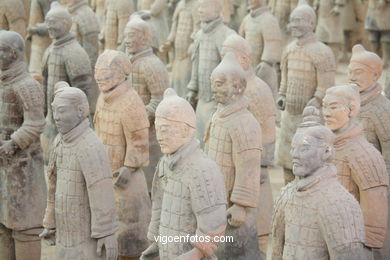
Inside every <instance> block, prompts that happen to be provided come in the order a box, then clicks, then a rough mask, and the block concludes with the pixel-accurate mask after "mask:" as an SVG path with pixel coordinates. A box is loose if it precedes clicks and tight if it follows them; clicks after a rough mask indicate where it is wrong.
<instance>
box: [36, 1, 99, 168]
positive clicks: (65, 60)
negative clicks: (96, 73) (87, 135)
mask: <svg viewBox="0 0 390 260" xmlns="http://www.w3.org/2000/svg"><path fill="white" fill-rule="evenodd" d="M45 23H46V26H47V28H48V31H49V36H50V38H51V39H52V40H53V42H52V44H51V45H50V46H49V48H48V49H47V50H46V52H45V54H44V57H43V61H42V63H43V69H42V75H43V77H44V81H43V88H44V93H45V95H46V102H45V105H46V109H45V110H46V111H45V114H46V121H47V125H46V128H45V130H44V133H43V136H42V140H41V142H42V147H43V150H44V156H45V160H46V161H47V159H48V153H49V147H50V145H51V143H52V141H53V140H54V138H55V136H56V135H57V129H56V127H55V124H54V119H53V112H52V109H51V103H52V102H53V97H54V85H55V84H56V83H57V82H58V81H67V82H68V83H70V84H71V85H72V86H73V87H77V88H80V89H81V90H83V91H84V93H86V94H87V96H88V95H89V92H90V89H91V85H92V67H91V62H90V60H89V57H88V55H87V53H86V52H85V50H84V49H83V47H81V45H80V44H79V43H78V42H77V40H76V39H75V36H74V35H73V33H71V32H70V29H71V27H72V17H71V15H70V14H69V12H68V11H67V10H66V9H65V8H63V7H62V6H61V5H60V4H59V3H57V2H53V3H52V5H51V9H50V11H49V12H48V13H47V14H46V18H45Z"/></svg>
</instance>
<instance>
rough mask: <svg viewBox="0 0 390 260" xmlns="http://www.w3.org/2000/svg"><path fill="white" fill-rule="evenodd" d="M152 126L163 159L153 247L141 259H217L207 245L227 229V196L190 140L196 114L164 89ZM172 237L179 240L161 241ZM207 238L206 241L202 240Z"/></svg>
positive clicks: (154, 196) (155, 200) (155, 198)
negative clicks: (173, 241) (154, 128)
mask: <svg viewBox="0 0 390 260" xmlns="http://www.w3.org/2000/svg"><path fill="white" fill-rule="evenodd" d="M155 124H156V132H157V139H158V142H159V144H160V147H161V151H162V152H163V154H164V156H163V157H162V158H161V159H160V162H159V164H158V167H157V170H156V175H155V177H154V180H153V189H152V219H151V223H150V226H149V232H148V238H149V239H150V240H151V241H152V244H151V245H150V246H149V248H148V249H147V250H145V251H144V252H143V254H142V257H141V259H142V260H146V259H154V258H153V256H158V255H159V256H160V259H161V260H171V259H177V260H200V259H216V257H215V252H216V250H217V247H218V245H219V243H217V242H214V241H212V240H213V239H214V237H215V236H221V235H223V234H224V231H225V228H226V192H225V187H224V181H223V176H222V174H221V172H220V170H219V168H218V166H217V165H216V163H215V162H214V161H212V160H211V159H210V158H208V157H207V156H206V154H205V153H204V152H203V151H202V150H201V149H200V147H199V141H198V140H196V139H195V138H194V135H195V125H196V120H195V112H194V110H193V108H192V107H191V105H190V104H189V103H188V102H187V101H186V100H184V99H183V98H180V97H178V96H177V94H176V93H175V91H174V90H173V89H171V88H169V89H167V90H166V91H165V93H164V99H163V100H162V101H161V103H160V105H159V106H158V107H157V110H156V122H155ZM174 236H181V237H182V238H181V239H182V240H181V241H179V242H177V243H169V242H167V241H166V239H167V238H172V237H174ZM195 236H197V237H198V238H199V239H198V240H196V241H195V240H194V238H195ZM186 237H187V240H186ZM207 237H208V238H209V239H210V240H209V241H206V240H204V239H203V238H207ZM190 238H191V241H190ZM164 239H165V240H164Z"/></svg>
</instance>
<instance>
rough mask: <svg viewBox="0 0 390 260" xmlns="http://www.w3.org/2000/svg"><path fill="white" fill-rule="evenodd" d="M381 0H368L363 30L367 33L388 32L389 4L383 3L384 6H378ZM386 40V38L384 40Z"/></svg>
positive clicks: (389, 25) (387, 2) (389, 27)
mask: <svg viewBox="0 0 390 260" xmlns="http://www.w3.org/2000/svg"><path fill="white" fill-rule="evenodd" d="M380 2H381V0H369V1H368V9H367V15H366V21H365V26H364V27H365V28H366V30H369V31H388V30H390V23H389V14H390V3H389V1H387V0H386V1H385V4H384V5H381V4H380ZM386 41H389V40H388V37H387V39H386Z"/></svg>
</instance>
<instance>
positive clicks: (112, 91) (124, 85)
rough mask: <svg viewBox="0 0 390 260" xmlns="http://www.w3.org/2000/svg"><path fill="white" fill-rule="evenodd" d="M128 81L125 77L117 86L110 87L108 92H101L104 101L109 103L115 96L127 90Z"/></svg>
mask: <svg viewBox="0 0 390 260" xmlns="http://www.w3.org/2000/svg"><path fill="white" fill-rule="evenodd" d="M129 86H130V81H129V80H128V79H126V80H125V81H123V82H122V83H121V84H119V85H118V86H116V87H114V88H112V89H110V91H109V92H106V93H102V95H103V99H104V101H105V102H106V103H108V104H111V103H112V102H113V101H114V100H115V99H116V98H117V97H119V96H121V95H123V94H124V93H126V92H127V91H128V90H129Z"/></svg>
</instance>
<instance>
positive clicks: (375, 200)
mask: <svg viewBox="0 0 390 260" xmlns="http://www.w3.org/2000/svg"><path fill="white" fill-rule="evenodd" d="M359 110H360V96H359V92H358V89H357V87H356V86H355V85H344V86H337V87H332V88H329V89H328V90H327V91H326V96H325V97H324V99H323V108H322V112H323V115H324V119H325V125H326V126H327V127H328V128H330V129H331V130H332V131H333V133H335V135H336V140H335V144H334V146H335V160H334V164H335V165H336V167H337V175H338V179H339V181H340V183H341V184H342V185H343V186H344V187H345V188H346V189H347V190H348V191H349V192H350V193H351V194H352V195H353V196H354V197H355V199H356V200H357V201H358V202H359V203H360V207H361V208H362V211H363V216H364V225H365V241H364V244H365V245H366V247H367V248H381V247H382V246H383V242H384V240H385V235H386V230H387V217H388V216H387V214H388V209H387V207H388V201H387V195H388V185H389V176H388V173H387V171H386V165H385V162H384V160H383V157H382V156H381V154H380V152H379V151H378V150H376V148H375V147H374V146H373V145H371V144H370V143H369V142H368V141H367V139H366V138H365V136H364V135H363V127H362V125H361V123H360V122H359V121H358V120H357V119H358V114H359Z"/></svg>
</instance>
